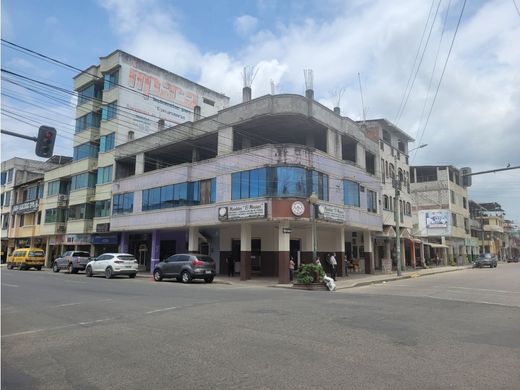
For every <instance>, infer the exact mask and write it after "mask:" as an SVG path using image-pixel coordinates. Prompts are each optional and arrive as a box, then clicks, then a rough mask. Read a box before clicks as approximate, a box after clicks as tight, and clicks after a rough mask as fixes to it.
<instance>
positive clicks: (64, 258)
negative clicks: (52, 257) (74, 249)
mask: <svg viewBox="0 0 520 390" xmlns="http://www.w3.org/2000/svg"><path fill="white" fill-rule="evenodd" d="M68 256H70V252H65V253H64V254H63V255H61V256H60V257H59V258H58V260H57V261H58V267H59V268H60V269H63V268H67V266H68V260H67V258H68Z"/></svg>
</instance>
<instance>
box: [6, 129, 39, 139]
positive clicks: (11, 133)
mask: <svg viewBox="0 0 520 390" xmlns="http://www.w3.org/2000/svg"><path fill="white" fill-rule="evenodd" d="M0 132H1V133H2V134H7V135H11V136H13V137H18V138H23V139H28V140H29V141H34V142H36V141H38V138H36V137H31V136H28V135H23V134H17V133H14V132H12V131H8V130H0Z"/></svg>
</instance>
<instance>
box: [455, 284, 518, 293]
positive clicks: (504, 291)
mask: <svg viewBox="0 0 520 390" xmlns="http://www.w3.org/2000/svg"><path fill="white" fill-rule="evenodd" d="M446 288H448V289H454V288H456V289H459V290H475V291H489V292H496V293H501V294H520V291H507V290H491V289H487V288H474V287H458V286H449V287H446Z"/></svg>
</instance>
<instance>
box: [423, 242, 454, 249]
mask: <svg viewBox="0 0 520 390" xmlns="http://www.w3.org/2000/svg"><path fill="white" fill-rule="evenodd" d="M424 245H429V246H431V247H432V248H449V246H448V245H442V244H433V243H431V242H425V243H424Z"/></svg>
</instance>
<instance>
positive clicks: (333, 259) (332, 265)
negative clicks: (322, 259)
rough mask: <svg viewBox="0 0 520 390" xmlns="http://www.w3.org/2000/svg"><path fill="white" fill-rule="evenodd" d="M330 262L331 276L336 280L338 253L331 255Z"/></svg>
mask: <svg viewBox="0 0 520 390" xmlns="http://www.w3.org/2000/svg"><path fill="white" fill-rule="evenodd" d="M329 264H330V277H331V278H332V280H334V281H336V267H337V266H338V262H337V260H336V253H333V254H332V255H330V257H329Z"/></svg>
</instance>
